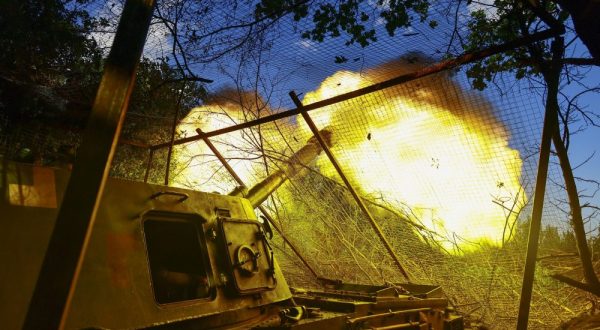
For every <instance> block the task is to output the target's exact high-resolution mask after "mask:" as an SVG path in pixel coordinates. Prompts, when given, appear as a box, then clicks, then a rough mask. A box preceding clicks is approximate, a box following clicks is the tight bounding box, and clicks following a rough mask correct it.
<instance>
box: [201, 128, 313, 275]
mask: <svg viewBox="0 0 600 330" xmlns="http://www.w3.org/2000/svg"><path fill="white" fill-rule="evenodd" d="M196 132H197V133H198V135H201V136H202V140H203V141H204V143H206V145H207V146H208V148H209V149H210V150H211V151H212V152H213V154H214V155H215V156H216V157H217V159H219V161H220V162H221V164H223V166H224V167H225V169H226V170H227V172H229V174H230V175H231V176H232V177H233V179H234V180H235V182H237V184H238V185H240V187H242V188H246V187H247V186H246V185H245V184H244V181H243V180H242V178H240V177H239V175H237V173H236V172H235V170H234V169H233V168H232V167H231V166H230V165H229V163H228V162H227V160H226V159H225V157H223V155H222V154H221V152H219V150H218V149H217V147H215V145H214V144H213V143H212V142H211V141H210V140H209V139H208V137H206V136H205V135H204V132H202V130H200V129H199V128H198V129H196ZM258 209H259V210H260V212H261V213H262V214H263V215H264V216H265V219H267V221H269V223H270V224H271V226H273V228H275V230H276V231H277V233H279V236H281V238H283V240H284V242H286V243H287V244H288V245H289V246H290V248H291V249H292V251H294V253H295V254H296V256H297V257H298V259H300V261H302V263H303V264H304V266H306V268H307V269H308V270H309V271H310V272H311V273H312V274H313V275H314V276H315V277H316V278H319V275H317V272H315V270H314V269H313V268H312V267H311V266H310V264H309V263H308V261H306V259H304V257H303V256H302V254H301V253H300V251H299V250H298V249H297V248H296V246H295V245H294V244H293V243H292V242H290V240H289V239H288V238H287V237H286V236H285V235H284V234H283V231H282V230H281V229H280V228H279V226H278V225H277V224H276V223H275V220H273V218H272V217H271V215H270V214H269V212H268V211H267V210H266V209H265V208H264V207H263V206H262V205H259V206H258Z"/></svg>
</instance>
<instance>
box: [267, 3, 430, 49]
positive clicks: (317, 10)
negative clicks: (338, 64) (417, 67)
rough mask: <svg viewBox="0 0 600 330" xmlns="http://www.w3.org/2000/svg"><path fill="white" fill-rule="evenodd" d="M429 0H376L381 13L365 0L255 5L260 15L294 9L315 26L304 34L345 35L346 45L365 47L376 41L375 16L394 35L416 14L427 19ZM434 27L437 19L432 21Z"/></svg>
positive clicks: (314, 37)
mask: <svg viewBox="0 0 600 330" xmlns="http://www.w3.org/2000/svg"><path fill="white" fill-rule="evenodd" d="M429 4H430V2H429V1H427V0H388V1H384V0H377V2H376V3H375V4H374V5H375V7H376V9H377V10H376V11H374V12H378V13H379V15H378V16H379V17H373V16H372V15H369V14H368V13H367V12H369V10H368V9H367V6H370V5H371V4H368V3H366V2H365V1H364V0H346V1H336V2H328V1H321V2H318V3H314V4H312V6H310V7H309V6H308V4H307V2H305V1H298V0H284V1H273V0H261V2H260V3H259V4H257V5H256V8H255V16H256V17H257V18H259V19H260V18H265V17H270V18H272V17H278V16H281V15H285V14H286V13H292V14H293V17H294V20H295V21H300V20H303V19H305V18H307V17H309V16H310V18H311V19H312V22H313V26H312V27H311V28H309V29H307V30H305V31H303V32H302V34H301V35H302V38H305V39H310V40H313V41H317V42H322V41H323V40H325V39H326V38H338V37H341V36H346V45H351V44H354V43H358V44H359V45H360V46H362V47H366V46H368V45H369V44H371V43H372V42H375V41H377V32H376V30H375V29H374V28H373V24H369V23H373V22H374V21H375V20H377V19H379V18H381V19H383V21H384V23H385V25H384V26H385V29H386V31H387V33H388V34H389V35H390V36H394V35H395V33H396V30H398V29H399V28H406V27H409V26H410V25H411V23H412V21H413V19H414V18H413V16H412V15H413V14H416V15H417V16H418V18H419V20H420V21H421V22H423V21H425V20H426V19H427V14H428V10H429ZM430 26H431V27H435V26H437V22H435V21H432V22H430Z"/></svg>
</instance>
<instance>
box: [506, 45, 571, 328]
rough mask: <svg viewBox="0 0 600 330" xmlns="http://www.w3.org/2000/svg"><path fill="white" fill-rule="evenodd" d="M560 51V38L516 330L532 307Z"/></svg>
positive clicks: (550, 81) (555, 115)
mask: <svg viewBox="0 0 600 330" xmlns="http://www.w3.org/2000/svg"><path fill="white" fill-rule="evenodd" d="M562 47H563V46H562V38H556V39H555V40H554V42H553V43H552V49H553V52H554V58H553V60H554V61H553V63H552V67H551V69H550V70H549V71H550V72H549V73H547V75H546V79H547V82H548V90H547V94H546V95H547V99H546V111H545V114H544V126H543V128H542V138H541V145H540V158H539V162H538V172H537V178H536V180H535V195H534V197H533V210H532V212H531V224H530V225H529V237H528V239H527V256H526V258H525V270H524V272H523V286H522V288H521V300H520V302H519V316H518V319H517V329H519V330H526V329H527V324H528V322H529V307H530V304H531V295H532V291H533V281H534V275H535V262H536V257H537V251H538V243H539V238H540V230H541V227H542V211H543V210H544V194H545V193H546V179H547V177H548V163H549V162H550V144H551V143H552V135H553V134H554V132H555V130H556V129H557V126H558V113H557V112H556V111H557V109H558V103H557V100H556V95H557V93H558V81H559V75H560V66H559V65H558V59H557V57H558V56H557V54H558V53H560V57H562ZM558 48H561V50H558Z"/></svg>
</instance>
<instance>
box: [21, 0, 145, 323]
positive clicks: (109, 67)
mask: <svg viewBox="0 0 600 330" xmlns="http://www.w3.org/2000/svg"><path fill="white" fill-rule="evenodd" d="M153 9H154V0H128V1H127V2H126V3H125V6H124V8H123V14H122V15H121V20H120V22H119V27H118V29H117V33H116V35H115V41H114V43H113V46H112V48H111V51H110V54H109V56H108V58H107V60H106V64H105V68H104V75H103V76H102V80H101V82H100V86H99V88H98V92H97V94H96V99H95V101H94V105H93V108H92V113H91V115H90V119H89V122H88V124H87V127H86V130H85V132H84V135H83V139H82V142H81V146H80V147H79V152H78V153H77V159H76V161H75V164H74V166H73V172H72V173H71V179H70V180H69V183H68V185H67V188H66V191H65V195H64V198H63V202H62V205H61V207H60V210H59V212H58V215H57V218H56V223H55V226H54V231H53V232H52V236H51V238H50V242H49V245H48V249H47V250H46V256H45V258H44V262H43V264H42V267H41V270H40V273H39V277H38V281H37V283H36V287H35V290H34V292H33V296H32V298H31V302H30V304H29V310H28V311H27V316H26V318H25V323H24V326H23V328H24V329H36V330H39V329H62V328H64V326H65V322H66V320H67V315H68V310H69V306H70V303H71V300H72V298H73V293H74V291H75V286H76V284H77V277H78V275H79V271H80V269H81V265H82V263H83V256H84V255H85V251H86V247H87V244H88V241H89V237H90V233H91V228H92V227H93V224H94V218H95V215H96V212H97V209H98V204H99V200H100V197H101V196H102V191H103V189H104V184H105V181H106V178H107V176H108V172H109V169H110V164H111V161H112V158H113V155H114V150H115V147H116V145H117V138H118V136H119V133H120V131H121V127H122V124H123V120H124V118H125V112H126V110H127V106H128V104H129V96H130V95H131V91H132V89H133V85H134V82H135V72H136V69H137V66H138V63H139V60H140V57H141V54H142V50H143V48H144V43H145V40H146V35H147V33H148V28H149V26H150V20H151V18H152V11H153Z"/></svg>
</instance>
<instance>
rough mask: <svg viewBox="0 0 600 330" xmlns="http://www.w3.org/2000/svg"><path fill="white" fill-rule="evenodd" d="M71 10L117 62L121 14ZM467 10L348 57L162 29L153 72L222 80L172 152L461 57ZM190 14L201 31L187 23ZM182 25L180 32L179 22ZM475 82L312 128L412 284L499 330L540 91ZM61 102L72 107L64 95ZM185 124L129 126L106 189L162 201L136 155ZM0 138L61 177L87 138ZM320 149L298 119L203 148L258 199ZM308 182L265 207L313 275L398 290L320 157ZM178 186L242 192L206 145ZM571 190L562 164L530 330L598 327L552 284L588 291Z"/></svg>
mask: <svg viewBox="0 0 600 330" xmlns="http://www.w3.org/2000/svg"><path fill="white" fill-rule="evenodd" d="M174 3H178V2H177V1H166V2H165V5H164V7H160V8H161V10H162V14H164V15H165V16H168V15H169V14H170V13H172V12H173V10H175V9H176V8H177V7H176V6H174V5H173V4H174ZM186 3H187V2H186ZM244 3H245V2H244ZM367 3H369V4H371V1H368V2H367ZM449 3H453V2H449ZM213 5H214V4H213ZM459 5H460V3H459ZM78 6H81V8H84V9H86V10H88V11H89V12H90V13H91V14H92V15H97V16H101V17H104V18H106V22H107V25H106V26H104V30H102V31H96V32H94V33H93V35H92V36H91V37H93V38H94V40H96V41H97V42H98V44H99V45H100V46H101V47H103V48H106V49H107V48H108V47H109V45H110V42H111V40H112V37H113V35H114V31H115V28H116V23H117V19H118V17H119V15H120V10H121V8H122V1H118V0H111V1H100V2H97V1H90V2H84V4H83V5H78ZM86 6H87V7H86ZM241 7H242V5H241V4H240V8H241ZM174 8H175V9H174ZM469 10H471V9H468V10H464V8H463V10H462V11H458V10H457V11H455V8H454V7H453V6H451V5H449V4H448V3H446V2H440V3H439V4H438V3H437V2H436V4H435V5H432V8H431V9H430V11H431V17H432V18H433V19H435V20H436V24H437V27H436V28H435V29H432V28H431V27H430V26H429V23H428V22H422V23H417V24H414V25H413V26H412V27H410V28H406V29H404V30H402V31H399V32H398V35H397V36H396V37H389V36H387V35H381V36H380V37H379V40H378V41H377V42H376V43H373V44H372V45H370V46H369V47H367V48H361V47H359V46H357V45H351V46H346V45H344V42H343V41H341V40H337V39H334V40H325V41H324V42H322V43H317V42H313V41H310V40H306V39H301V38H299V37H298V34H297V33H296V31H301V30H302V29H303V28H305V27H306V26H305V25H306V24H308V23H305V22H300V23H298V22H293V21H292V19H291V18H289V17H287V18H284V19H281V20H279V21H278V22H276V24H274V27H269V29H266V28H265V31H266V32H265V31H261V33H258V32H256V31H246V30H243V29H244V28H239V30H235V29H231V30H227V29H226V30H222V32H220V33H216V34H215V35H212V36H211V38H212V39H211V40H213V41H214V42H215V44H214V45H213V46H212V47H208V46H207V47H206V48H205V49H202V48H198V49H194V48H193V47H192V46H193V45H192V44H191V41H190V40H187V39H186V40H182V41H183V45H182V46H181V45H180V46H181V47H182V48H179V46H177V47H175V46H173V43H174V39H173V38H172V36H171V35H170V31H169V30H168V29H166V28H165V27H164V25H162V24H161V21H160V20H159V19H158V18H156V19H155V20H154V22H153V23H154V24H153V25H152V28H151V31H150V34H149V37H148V40H147V43H146V47H145V50H144V56H145V57H146V58H147V59H149V61H153V60H157V59H160V58H163V59H164V58H166V57H169V58H170V59H168V60H167V61H166V63H168V65H170V66H171V67H173V68H175V67H177V65H176V63H175V62H174V60H173V59H174V58H178V59H182V55H181V53H180V51H181V50H182V49H184V50H185V51H187V52H188V54H192V55H193V56H190V57H189V58H187V60H189V61H188V62H187V65H188V66H189V69H190V70H192V71H194V72H195V73H196V74H198V75H199V76H202V77H206V78H210V79H212V80H214V83H212V84H207V85H205V86H204V87H205V89H206V93H207V94H208V96H209V98H207V99H206V100H205V101H204V102H202V103H198V104H197V105H198V107H196V108H193V109H192V108H191V107H189V108H185V109H180V112H179V113H180V115H179V117H178V118H177V122H178V126H177V132H176V135H175V138H176V139H180V138H183V137H190V136H194V135H196V131H195V129H196V128H201V129H202V130H203V131H205V132H211V131H215V130H218V129H222V128H226V127H229V126H232V125H235V124H240V123H244V122H248V121H251V120H253V119H256V118H259V117H265V116H267V115H269V114H273V113H278V112H281V111H284V110H287V109H292V108H294V104H293V102H292V101H291V99H290V98H289V96H288V92H289V91H291V90H294V91H295V92H296V93H298V95H300V99H301V100H302V101H303V103H304V104H311V103H314V102H316V101H318V100H323V99H327V98H330V97H332V96H334V95H339V94H342V93H345V92H350V91H353V90H356V89H359V88H362V87H365V86H367V85H370V84H372V83H375V82H379V81H383V80H386V79H390V78H393V77H396V76H398V75H401V74H403V73H407V72H411V71H414V70H416V69H418V68H422V67H424V66H427V65H428V64H430V63H432V62H436V61H439V60H441V59H443V58H444V57H451V56H453V55H457V54H459V53H460V52H461V51H462V48H461V45H460V35H464V34H465V33H466V32H467V27H466V23H465V22H466V21H467V20H468V16H469V12H468V11H469ZM182 12H184V13H186V11H182ZM243 14H247V9H246V12H244V9H239V8H238V7H235V8H233V7H232V8H228V10H223V9H222V8H221V7H219V6H213V7H210V6H207V7H206V9H205V10H204V11H203V13H201V15H203V16H202V17H203V20H202V22H203V25H202V26H201V30H202V29H204V30H202V31H203V32H205V33H208V32H207V31H209V29H210V28H214V29H215V30H218V29H217V27H219V25H218V24H223V22H228V23H230V24H234V23H240V20H241V18H240V17H242V16H243ZM189 15H190V17H191V16H194V15H196V16H197V14H195V13H192V12H191V11H190V13H189ZM196 16H194V17H196ZM188 19H189V17H188ZM182 21H183V22H184V23H185V22H187V21H185V17H184V18H182ZM162 23H164V22H162ZM198 24H199V23H198ZM231 31H233V32H231ZM235 31H237V32H235ZM252 33H257V35H258V37H257V38H256V40H254V39H252V41H253V42H252V43H251V44H250V45H248V46H247V47H246V46H244V47H239V48H237V49H236V50H235V51H232V52H223V53H219V52H221V51H222V49H221V48H219V47H222V46H223V45H225V44H227V43H230V44H231V43H235V42H238V41H239V40H240V38H241V36H251V35H253V34H252ZM188 42H189V43H188ZM341 55H343V58H341V57H340V56H341ZM344 59H345V60H344ZM467 68H468V65H466V66H462V67H459V68H458V69H453V70H449V71H445V72H442V73H439V74H436V75H434V76H430V77H426V78H421V79H419V80H415V81H412V82H410V83H406V84H401V85H397V86H394V87H390V88H387V89H384V90H382V91H378V92H375V93H371V94H367V95H364V96H360V97H356V98H352V99H349V100H347V101H344V102H341V103H337V104H334V105H330V106H328V107H325V108H322V109H317V110H314V111H311V112H309V114H310V116H311V117H312V118H313V119H314V121H315V123H316V124H317V126H318V127H319V128H320V129H327V130H329V131H331V132H332V133H333V145H332V152H333V153H334V155H335V156H336V158H337V160H338V161H339V163H340V164H341V166H342V169H343V171H344V173H345V174H346V175H347V177H348V178H349V180H350V181H351V183H352V184H353V185H354V186H355V187H356V189H357V190H358V192H359V194H360V195H361V196H362V198H363V200H364V202H365V204H366V205H367V207H368V208H369V210H370V212H371V213H372V215H373V217H374V219H375V221H376V222H377V223H378V224H379V226H380V227H381V228H382V229H383V232H384V234H385V236H386V237H387V239H388V240H389V241H390V243H391V245H392V248H393V250H394V251H395V253H396V254H397V255H398V257H399V259H400V261H401V263H402V265H403V267H404V269H406V271H407V273H408V275H409V277H410V281H412V282H416V283H427V284H436V285H440V286H441V287H442V288H443V290H444V292H445V293H446V295H447V297H448V299H449V300H450V302H451V305H452V306H454V307H455V308H456V309H457V310H458V311H459V312H461V313H464V315H465V316H466V318H467V320H468V321H469V322H472V324H473V325H476V324H482V325H486V326H488V327H490V328H492V329H507V328H512V327H514V326H515V324H516V318H517V314H518V305H519V297H520V292H521V285H522V279H523V267H524V259H525V253H526V244H527V230H528V221H529V219H530V215H531V204H532V200H533V191H534V189H535V177H536V171H537V163H538V157H539V156H538V153H539V141H540V136H541V128H542V124H543V112H544V111H543V109H544V108H543V95H544V90H543V88H542V87H540V86H541V85H540V84H538V83H537V82H535V81H527V80H522V81H516V80H515V79H514V78H513V77H512V76H510V75H507V74H504V75H502V74H498V77H497V79H496V80H495V82H496V83H495V84H494V85H492V86H489V87H488V88H487V89H485V90H484V91H483V92H479V91H474V90H473V89H472V88H471V81H469V79H468V78H467V77H466V74H465V71H466V69H467ZM184 88H185V87H184ZM63 89H65V91H64V92H65V93H66V94H68V92H69V90H68V89H69V87H68V86H64V87H63ZM175 110H176V107H175V106H174V105H171V107H170V108H165V109H164V111H163V112H162V113H159V114H156V113H148V112H145V111H141V110H139V109H131V110H130V112H129V113H128V114H127V118H126V122H125V128H124V129H125V132H124V136H125V138H122V139H121V142H124V140H128V141H137V142H142V143H137V144H136V143H134V145H132V144H125V143H121V144H120V145H119V149H118V150H117V154H116V156H115V160H114V162H113V175H114V176H117V177H121V178H126V179H130V180H137V181H142V180H144V179H145V176H146V174H147V175H148V182H150V183H155V184H163V182H164V176H165V171H166V160H167V154H168V152H167V150H168V149H167V148H160V149H157V150H156V151H153V152H152V153H151V152H150V150H149V149H148V148H145V147H143V146H141V145H142V144H147V145H156V144H159V143H166V142H169V138H170V135H171V133H172V132H171V125H172V122H173V117H174V114H175ZM0 127H1V128H2V131H0V154H2V155H4V156H5V157H7V158H15V159H18V158H19V153H20V152H22V151H23V148H25V147H27V148H29V149H31V148H34V149H36V150H38V149H39V150H43V151H44V153H46V154H49V155H50V156H48V157H49V158H48V157H47V158H48V159H50V160H48V161H46V162H45V164H49V165H53V161H52V160H51V159H52V157H54V156H52V155H53V152H54V154H56V156H55V157H56V158H60V157H63V158H64V157H67V158H69V159H62V158H61V159H59V160H57V162H59V163H65V162H69V161H72V159H71V158H72V157H74V153H75V150H74V148H75V147H74V145H75V144H77V141H78V139H79V135H78V133H77V132H75V131H72V130H67V132H69V133H68V135H64V133H57V132H59V131H56V130H55V129H53V130H49V129H44V128H43V127H41V128H40V127H37V126H35V127H34V126H31V127H27V126H19V127H12V128H11V129H9V128H10V123H9V122H8V119H7V118H5V116H4V114H1V113H0ZM4 132H8V133H4ZM57 134H58V135H61V134H63V140H65V139H66V140H68V142H65V141H61V137H60V136H54V135H57ZM65 136H66V138H65ZM310 137H311V133H310V131H309V130H308V128H307V127H306V124H305V123H304V121H303V119H302V118H301V117H296V116H291V117H287V118H284V119H280V120H277V121H274V122H270V123H267V124H262V125H258V126H253V127H251V128H245V129H241V130H238V131H235V132H232V133H227V134H222V135H218V136H214V137H211V140H212V141H213V143H214V144H215V146H216V147H217V148H218V149H219V150H220V152H221V153H222V154H223V155H224V156H225V158H226V159H228V161H229V163H230V164H231V166H232V167H233V168H234V169H235V170H236V172H237V173H238V174H239V175H240V177H241V178H242V179H243V180H244V181H245V182H246V184H247V185H248V186H251V185H253V184H255V183H257V182H259V181H260V180H261V179H262V178H264V177H266V176H267V175H268V174H270V173H273V172H274V171H276V170H278V169H280V168H282V167H285V166H286V164H287V163H289V162H290V159H289V157H290V156H291V155H292V154H293V153H294V152H295V151H297V150H298V149H299V148H301V147H302V146H303V145H304V144H305V143H306V141H307V140H308V139H309V138H310ZM64 148H67V149H68V150H62V149H64ZM72 149H73V150H72ZM48 150H50V151H48ZM40 152H41V151H40ZM34 153H35V152H34ZM150 155H152V158H150ZM23 156H28V155H23ZM28 161H29V160H28ZM304 165H306V169H305V170H304V171H303V172H302V173H300V174H299V175H298V176H296V177H294V178H291V180H290V181H289V182H288V183H286V184H285V185H284V186H283V187H282V188H281V189H280V190H279V191H278V192H277V193H276V194H274V195H273V196H272V197H271V198H270V199H269V200H267V201H266V202H265V203H264V206H265V207H266V208H267V209H268V211H269V213H270V215H271V216H272V217H273V218H274V219H275V221H276V222H277V224H278V226H279V227H280V228H281V230H282V232H283V233H284V235H285V236H286V237H287V238H288V239H289V240H290V241H291V242H292V243H293V244H294V245H295V246H296V247H297V248H298V249H299V251H300V252H301V254H302V255H303V256H304V257H305V258H306V259H307V260H308V262H309V263H310V265H312V267H313V268H314V269H315V270H316V272H317V273H318V275H319V276H322V277H326V278H331V279H340V280H343V281H346V282H358V283H372V284H383V283H397V282H404V281H406V279H405V278H403V276H402V275H401V273H400V272H399V270H398V268H397V267H396V265H395V264H394V262H393V260H392V258H391V257H390V256H389V254H388V252H387V251H386V249H385V247H384V245H383V244H382V243H381V241H380V240H379V238H378V236H377V235H376V234H375V232H374V231H373V228H372V227H371V224H370V223H369V222H368V220H367V218H366V217H365V215H364V214H363V213H362V212H361V210H360V209H359V207H358V206H357V204H356V202H355V201H354V200H353V199H352V196H351V195H350V193H349V192H348V190H347V189H346V187H345V186H344V185H343V183H342V180H341V179H340V177H339V176H338V174H337V173H336V172H335V170H334V169H333V167H332V166H331V164H330V162H329V160H328V159H327V157H326V156H325V155H323V154H321V155H320V156H319V158H318V159H317V160H315V161H314V162H312V163H310V164H304ZM147 170H148V172H147ZM169 174H170V181H169V184H171V185H175V186H180V187H187V188H192V189H197V190H202V191H209V192H219V193H228V192H230V191H231V190H233V189H234V188H235V186H236V184H235V182H234V180H233V179H232V177H231V176H230V175H229V174H228V173H227V172H226V171H225V169H224V168H223V166H222V164H220V163H219V161H218V160H217V159H216V157H214V155H213V154H212V153H211V152H210V150H209V149H208V148H207V147H206V145H205V144H204V143H203V142H202V141H196V142H192V143H187V144H182V145H177V146H176V147H175V149H174V154H173V158H172V159H171V172H170V173H169ZM594 179H595V178H594ZM563 186H564V184H563V180H562V174H561V171H560V167H559V166H558V160H557V159H556V158H555V157H554V156H553V157H552V159H551V165H550V172H549V180H548V187H547V189H546V198H545V205H544V212H543V219H542V224H543V226H545V228H546V229H545V230H544V232H543V233H542V237H541V250H540V251H539V253H538V256H539V257H540V260H539V261H538V263H537V268H536V276H535V283H534V291H533V301H532V303H531V314H530V321H529V322H530V328H532V329H543V328H556V327H558V326H559V325H560V324H561V323H563V322H565V321H566V320H569V319H572V318H573V317H575V316H577V315H580V314H582V313H590V312H594V311H595V308H596V306H597V303H598V298H597V297H594V296H592V295H588V294H585V293H583V292H582V291H579V290H576V289H574V288H572V287H569V286H566V285H564V284H562V283H560V282H558V281H556V280H554V279H552V278H550V277H549V275H550V274H554V273H562V274H567V275H568V276H570V277H571V278H575V279H582V274H581V266H580V263H579V262H578V258H577V256H574V255H573V252H575V248H574V241H573V238H572V232H571V231H570V225H569V214H568V213H569V211H568V204H567V203H566V195H565V192H564V187H563ZM257 212H258V211H257ZM258 214H260V213H258ZM597 225H598V223H597V219H594V218H592V219H589V221H588V223H587V224H586V229H588V228H589V229H594V228H597ZM594 230H595V229H594ZM589 234H590V242H592V243H594V244H592V246H593V247H597V245H598V244H597V243H600V242H598V239H592V235H594V234H595V233H594V232H590V233H589ZM272 245H273V247H274V250H275V254H276V257H277V260H278V262H279V264H280V266H281V268H282V269H283V272H284V274H285V276H286V278H287V280H288V282H289V284H290V285H292V286H296V287H315V286H318V282H317V281H316V278H315V277H314V276H313V275H312V274H311V272H310V271H308V269H307V268H306V267H305V266H304V265H303V263H302V262H301V261H300V259H299V258H298V257H297V256H296V255H295V254H294V252H293V251H292V249H291V248H290V247H289V246H288V245H287V244H286V243H284V242H283V240H282V238H281V236H280V235H278V234H277V233H276V234H275V237H274V238H273V244H272Z"/></svg>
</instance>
